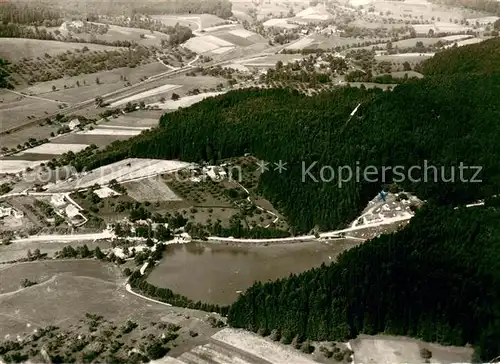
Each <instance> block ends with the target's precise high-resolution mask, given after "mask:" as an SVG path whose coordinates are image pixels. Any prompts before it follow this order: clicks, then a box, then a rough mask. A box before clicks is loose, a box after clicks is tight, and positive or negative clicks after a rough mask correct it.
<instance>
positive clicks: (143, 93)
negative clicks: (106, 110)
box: [109, 85, 182, 107]
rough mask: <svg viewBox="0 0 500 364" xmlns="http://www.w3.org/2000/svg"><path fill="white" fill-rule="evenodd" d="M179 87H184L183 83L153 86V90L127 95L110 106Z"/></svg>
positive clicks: (120, 104) (116, 105)
mask: <svg viewBox="0 0 500 364" xmlns="http://www.w3.org/2000/svg"><path fill="white" fill-rule="evenodd" d="M179 87H182V85H163V86H160V87H156V88H153V89H151V90H147V91H144V92H140V93H137V94H135V95H132V96H129V97H125V98H123V99H119V100H118V101H115V102H111V104H110V105H109V106H110V107H118V106H122V105H125V104H126V103H128V102H135V101H137V100H141V99H144V98H147V97H150V96H156V95H160V94H165V93H167V92H169V91H173V90H175V89H177V88H179Z"/></svg>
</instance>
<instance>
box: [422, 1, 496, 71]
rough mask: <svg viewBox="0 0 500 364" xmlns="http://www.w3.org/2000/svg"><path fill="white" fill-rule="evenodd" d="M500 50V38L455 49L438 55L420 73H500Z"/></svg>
mask: <svg viewBox="0 0 500 364" xmlns="http://www.w3.org/2000/svg"><path fill="white" fill-rule="evenodd" d="M499 4H500V2H499ZM499 50H500V38H493V39H490V40H489V41H487V42H484V43H478V44H473V45H470V46H467V47H460V48H456V49H453V51H452V52H440V53H437V54H436V55H435V56H434V57H432V58H430V59H429V60H427V61H426V62H425V63H424V64H423V65H422V66H421V67H420V69H419V71H421V72H422V73H423V74H424V75H426V76H430V75H435V74H448V75H454V74H465V73H468V74H471V73H474V74H478V73H479V74H491V73H498V72H499V70H500V51H499ZM443 65H446V67H443Z"/></svg>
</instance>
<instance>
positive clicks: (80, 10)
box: [19, 0, 233, 19]
mask: <svg viewBox="0 0 500 364" xmlns="http://www.w3.org/2000/svg"><path fill="white" fill-rule="evenodd" d="M19 2H20V3H21V4H23V5H24V4H30V1H29V0H19ZM44 6H45V7H46V8H49V9H52V10H53V11H55V12H61V13H62V14H64V16H65V17H77V18H80V17H82V16H84V17H89V18H93V17H95V16H96V14H98V15H99V16H102V15H105V16H126V17H133V16H134V15H135V14H145V15H154V14H188V13H191V14H213V15H216V16H219V17H221V18H224V19H227V18H229V17H231V16H232V15H233V14H232V11H231V8H232V5H231V2H230V1H228V0H166V1H165V0H145V1H134V0H45V1H44Z"/></svg>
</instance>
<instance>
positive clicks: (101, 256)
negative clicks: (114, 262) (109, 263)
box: [94, 246, 105, 260]
mask: <svg viewBox="0 0 500 364" xmlns="http://www.w3.org/2000/svg"><path fill="white" fill-rule="evenodd" d="M94 255H95V257H96V258H97V259H99V260H102V259H104V257H105V255H104V253H103V252H102V250H101V248H99V247H98V246H97V247H96V248H95V250H94Z"/></svg>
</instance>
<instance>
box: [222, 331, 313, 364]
mask: <svg viewBox="0 0 500 364" xmlns="http://www.w3.org/2000/svg"><path fill="white" fill-rule="evenodd" d="M212 338H213V339H215V340H219V341H221V342H223V343H225V344H228V345H231V346H233V347H235V348H237V349H240V350H243V351H245V352H248V353H250V354H252V355H255V356H256V357H258V358H260V359H263V360H267V361H270V362H271V363H273V364H288V363H294V364H314V363H316V362H315V361H314V360H312V358H311V357H308V356H306V355H304V354H302V353H300V352H299V351H297V350H294V349H292V348H290V347H288V346H284V345H280V344H278V343H275V342H273V341H271V340H269V339H265V338H263V337H260V336H258V335H256V334H254V333H249V332H248V331H244V330H237V329H230V328H227V329H223V330H221V331H219V332H218V333H216V334H214V335H213V336H212Z"/></svg>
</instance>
